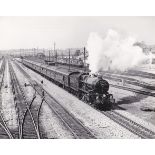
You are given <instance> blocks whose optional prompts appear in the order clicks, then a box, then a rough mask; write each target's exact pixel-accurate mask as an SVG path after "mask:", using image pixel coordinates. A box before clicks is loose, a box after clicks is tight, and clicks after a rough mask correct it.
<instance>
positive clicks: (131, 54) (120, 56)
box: [87, 29, 146, 73]
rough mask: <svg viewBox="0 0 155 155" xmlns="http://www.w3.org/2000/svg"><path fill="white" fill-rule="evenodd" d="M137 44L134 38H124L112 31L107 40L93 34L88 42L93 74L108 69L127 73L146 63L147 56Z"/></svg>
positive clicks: (89, 60) (108, 33)
mask: <svg viewBox="0 0 155 155" xmlns="http://www.w3.org/2000/svg"><path fill="white" fill-rule="evenodd" d="M135 42H136V40H135V39H134V38H132V37H126V38H124V37H122V36H121V35H120V34H119V33H118V32H116V31H114V30H111V29H110V30H108V32H107V34H106V37H105V38H102V37H101V36H99V35H98V34H97V33H91V34H90V36H89V38H88V41H87V50H88V52H89V57H88V63H89V65H90V70H91V72H92V73H95V72H98V71H101V70H108V69H110V70H118V71H125V70H127V69H130V68H133V67H134V66H136V65H138V64H139V63H141V62H142V61H144V59H145V58H146V56H145V54H144V53H143V52H142V49H141V48H140V47H138V46H133V44H134V43H135Z"/></svg>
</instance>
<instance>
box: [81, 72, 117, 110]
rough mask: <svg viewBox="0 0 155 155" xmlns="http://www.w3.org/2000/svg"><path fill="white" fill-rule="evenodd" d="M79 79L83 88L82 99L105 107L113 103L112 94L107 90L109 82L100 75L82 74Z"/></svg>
mask: <svg viewBox="0 0 155 155" xmlns="http://www.w3.org/2000/svg"><path fill="white" fill-rule="evenodd" d="M81 79H82V89H83V90H85V93H84V94H83V96H82V100H84V101H85V102H87V103H90V104H93V105H94V106H102V107H105V108H106V107H108V108H110V107H111V106H112V105H113V104H114V102H115V100H114V99H113V95H112V94H109V92H108V91H109V83H108V82H107V81H106V80H104V79H103V78H102V76H95V75H83V76H82V78H81Z"/></svg>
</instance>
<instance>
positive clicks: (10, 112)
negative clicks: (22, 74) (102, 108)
mask: <svg viewBox="0 0 155 155" xmlns="http://www.w3.org/2000/svg"><path fill="white" fill-rule="evenodd" d="M1 93H2V113H3V117H4V120H6V122H7V126H8V127H9V128H10V129H17V128H18V123H17V113H16V110H15V103H14V99H13V98H14V96H13V93H12V86H11V81H10V74H9V69H8V62H7V60H6V68H5V72H4V81H3V86H2V90H1Z"/></svg>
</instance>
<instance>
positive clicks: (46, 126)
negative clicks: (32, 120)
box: [12, 63, 73, 138]
mask: <svg viewBox="0 0 155 155" xmlns="http://www.w3.org/2000/svg"><path fill="white" fill-rule="evenodd" d="M12 65H13V68H14V70H15V72H16V74H17V75H18V76H17V78H18V79H19V82H20V84H22V85H23V89H24V92H25V95H26V97H27V98H28V99H29V100H31V99H32V97H33V94H34V89H33V88H32V87H30V86H28V87H24V83H27V84H29V81H28V80H27V78H26V77H25V76H24V75H23V74H22V73H21V72H20V71H19V70H18V68H17V67H16V65H14V63H12ZM40 103H41V97H40V96H39V95H37V96H36V99H35V100H34V103H33V105H38V104H40ZM40 112H41V115H40V118H39V120H40V121H39V122H40V126H41V130H43V132H44V134H45V135H43V136H44V138H73V136H72V135H71V133H70V132H69V131H68V130H67V129H66V128H65V127H64V125H63V124H62V122H61V121H60V120H59V119H58V118H57V117H56V116H55V114H54V112H52V110H51V109H50V108H49V106H48V105H47V104H46V103H45V102H44V103H43V105H42V108H41V111H40Z"/></svg>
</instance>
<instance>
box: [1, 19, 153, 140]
mask: <svg viewBox="0 0 155 155" xmlns="http://www.w3.org/2000/svg"><path fill="white" fill-rule="evenodd" d="M0 139H155V17H153V16H1V17H0Z"/></svg>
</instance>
